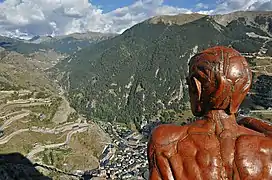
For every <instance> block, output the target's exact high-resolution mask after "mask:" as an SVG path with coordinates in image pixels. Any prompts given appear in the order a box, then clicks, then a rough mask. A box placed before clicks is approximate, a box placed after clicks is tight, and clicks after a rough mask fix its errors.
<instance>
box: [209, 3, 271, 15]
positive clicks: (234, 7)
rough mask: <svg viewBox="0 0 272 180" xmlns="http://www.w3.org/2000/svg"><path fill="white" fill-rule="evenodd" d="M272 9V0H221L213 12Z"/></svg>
mask: <svg viewBox="0 0 272 180" xmlns="http://www.w3.org/2000/svg"><path fill="white" fill-rule="evenodd" d="M267 10H270V11H271V10H272V0H220V1H218V2H217V8H216V9H215V10H214V11H213V13H215V14H216V13H222V14H224V13H229V12H233V11H267Z"/></svg>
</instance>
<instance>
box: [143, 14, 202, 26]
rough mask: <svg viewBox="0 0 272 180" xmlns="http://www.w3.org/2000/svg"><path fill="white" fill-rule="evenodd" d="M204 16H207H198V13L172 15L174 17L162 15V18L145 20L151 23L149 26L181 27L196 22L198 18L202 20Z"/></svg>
mask: <svg viewBox="0 0 272 180" xmlns="http://www.w3.org/2000/svg"><path fill="white" fill-rule="evenodd" d="M205 16H207V15H204V14H198V13H193V14H178V15H174V16H170V15H163V16H156V17H153V18H151V19H149V20H147V21H146V22H147V23H151V24H159V23H163V24H168V25H172V24H177V25H183V24H186V23H190V22H192V21H195V20H198V19H200V18H203V17H205Z"/></svg>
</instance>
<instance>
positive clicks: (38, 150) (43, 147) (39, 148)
mask: <svg viewBox="0 0 272 180" xmlns="http://www.w3.org/2000/svg"><path fill="white" fill-rule="evenodd" d="M87 130H88V127H83V128H79V129H77V130H74V131H70V132H68V134H67V136H66V140H65V141H64V142H62V143H58V144H50V145H43V146H41V145H38V146H36V147H35V148H34V149H32V151H31V152H30V153H28V154H27V158H28V159H30V160H32V159H33V157H34V156H35V154H37V153H39V152H42V151H44V150H45V149H52V148H57V147H60V146H64V145H66V144H68V143H69V142H70V140H71V137H72V135H73V134H75V133H78V132H84V131H87Z"/></svg>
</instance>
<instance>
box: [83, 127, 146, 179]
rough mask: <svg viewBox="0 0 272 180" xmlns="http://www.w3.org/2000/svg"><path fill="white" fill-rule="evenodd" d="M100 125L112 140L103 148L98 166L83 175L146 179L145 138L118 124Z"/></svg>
mask: <svg viewBox="0 0 272 180" xmlns="http://www.w3.org/2000/svg"><path fill="white" fill-rule="evenodd" d="M100 126H101V127H102V129H103V130H104V131H106V132H107V133H108V134H109V135H110V136H111V139H112V142H111V144H108V145H107V146H106V147H105V148H104V151H103V153H102V155H101V157H100V165H99V167H98V168H97V169H93V170H91V171H88V172H85V173H84V175H83V177H86V179H87V177H89V178H90V179H91V178H92V177H104V178H107V179H137V180H140V179H148V177H147V176H148V173H147V171H148V161H147V156H146V150H147V148H146V147H147V138H146V137H145V136H143V135H142V134H140V133H137V132H133V131H131V130H129V129H128V128H126V127H122V126H121V125H118V124H111V123H101V124H100Z"/></svg>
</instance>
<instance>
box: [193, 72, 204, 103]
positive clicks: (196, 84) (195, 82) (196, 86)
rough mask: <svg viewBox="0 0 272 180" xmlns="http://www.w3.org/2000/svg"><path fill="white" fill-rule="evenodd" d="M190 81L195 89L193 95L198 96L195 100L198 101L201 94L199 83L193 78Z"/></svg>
mask: <svg viewBox="0 0 272 180" xmlns="http://www.w3.org/2000/svg"><path fill="white" fill-rule="evenodd" d="M192 81H193V83H194V87H195V88H196V89H195V91H196V92H195V94H196V95H197V96H198V97H197V99H198V100H199V101H200V99H201V93H202V89H201V82H200V81H199V80H198V79H197V78H195V77H193V79H192Z"/></svg>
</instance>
